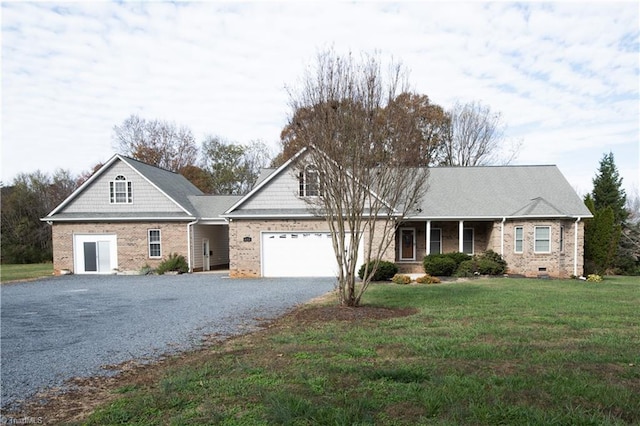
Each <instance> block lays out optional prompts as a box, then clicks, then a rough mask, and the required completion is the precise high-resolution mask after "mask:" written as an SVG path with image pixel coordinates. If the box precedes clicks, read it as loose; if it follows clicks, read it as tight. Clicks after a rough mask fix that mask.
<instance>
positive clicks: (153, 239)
mask: <svg viewBox="0 0 640 426" xmlns="http://www.w3.org/2000/svg"><path fill="white" fill-rule="evenodd" d="M147 241H148V243H149V257H150V258H152V259H159V258H161V257H162V242H161V235H160V230H159V229H149V230H148V232H147Z"/></svg>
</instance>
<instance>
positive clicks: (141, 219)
mask: <svg viewBox="0 0 640 426" xmlns="http://www.w3.org/2000/svg"><path fill="white" fill-rule="evenodd" d="M195 219H196V218H195V217H194V216H189V217H158V216H154V217H144V216H136V217H100V218H95V217H73V218H67V217H64V218H55V217H49V216H47V217H43V218H41V219H40V220H41V221H42V222H152V221H162V222H185V221H192V220H195Z"/></svg>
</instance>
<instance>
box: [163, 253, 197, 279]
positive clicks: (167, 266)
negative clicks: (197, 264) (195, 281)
mask: <svg viewBox="0 0 640 426" xmlns="http://www.w3.org/2000/svg"><path fill="white" fill-rule="evenodd" d="M169 271H172V272H178V273H179V274H184V273H185V272H189V265H188V264H187V260H186V259H185V258H184V256H183V255H181V254H180V255H179V254H178V253H171V254H169V258H168V259H167V260H163V261H162V263H161V264H160V265H158V267H157V268H156V272H157V273H158V275H162V274H164V273H165V272H169Z"/></svg>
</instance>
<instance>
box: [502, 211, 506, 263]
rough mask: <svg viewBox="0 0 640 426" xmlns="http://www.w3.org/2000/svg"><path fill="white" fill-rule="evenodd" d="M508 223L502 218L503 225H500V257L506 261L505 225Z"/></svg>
mask: <svg viewBox="0 0 640 426" xmlns="http://www.w3.org/2000/svg"><path fill="white" fill-rule="evenodd" d="M506 221H507V218H506V217H503V218H502V223H501V224H500V256H502V258H503V259H504V223H505V222H506Z"/></svg>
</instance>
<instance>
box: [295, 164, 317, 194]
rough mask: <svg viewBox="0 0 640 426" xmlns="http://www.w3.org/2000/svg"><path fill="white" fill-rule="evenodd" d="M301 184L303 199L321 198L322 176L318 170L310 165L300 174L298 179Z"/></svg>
mask: <svg viewBox="0 0 640 426" xmlns="http://www.w3.org/2000/svg"><path fill="white" fill-rule="evenodd" d="M298 181H299V184H300V196H301V197H318V196H320V195H321V194H320V174H319V173H318V170H317V169H316V168H315V167H314V166H312V165H308V166H306V167H305V168H304V170H302V171H301V172H300V175H299V177H298Z"/></svg>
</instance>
